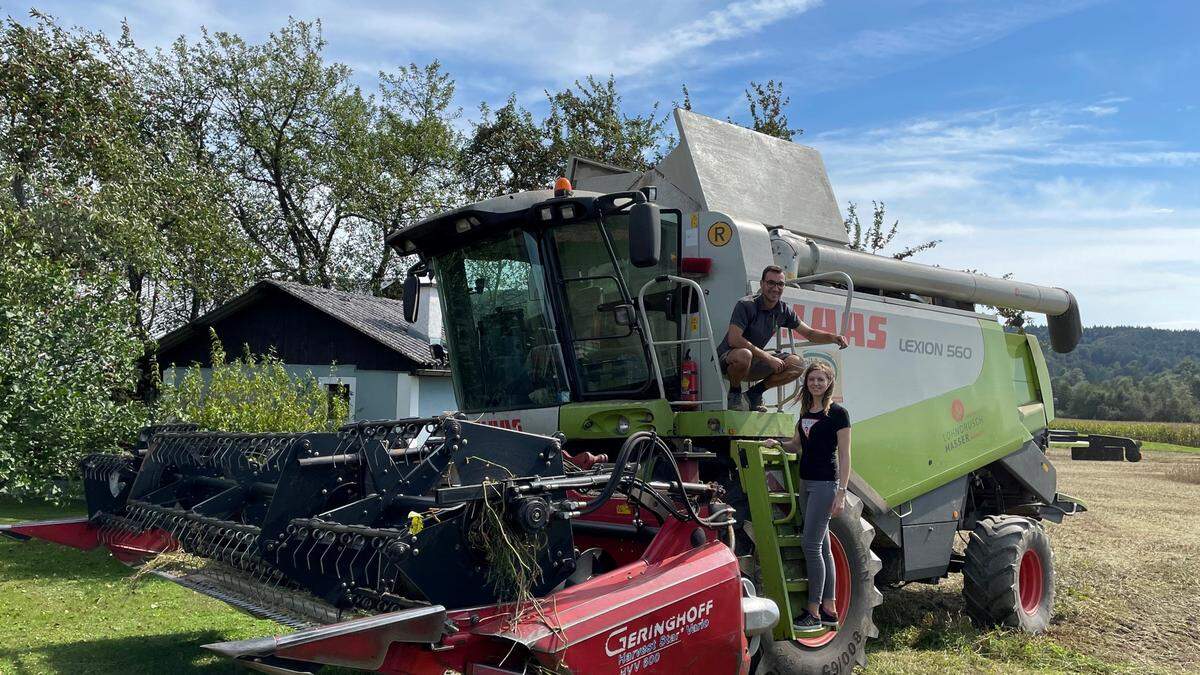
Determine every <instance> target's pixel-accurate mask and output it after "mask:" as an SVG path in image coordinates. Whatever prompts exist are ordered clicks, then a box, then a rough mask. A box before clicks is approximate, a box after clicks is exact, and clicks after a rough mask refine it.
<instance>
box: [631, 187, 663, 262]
mask: <svg viewBox="0 0 1200 675" xmlns="http://www.w3.org/2000/svg"><path fill="white" fill-rule="evenodd" d="M661 248H662V214H660V213H659V211H658V207H657V206H655V205H654V204H650V203H649V202H641V203H640V204H634V205H633V206H631V207H629V261H630V262H632V263H633V266H634V267H656V266H657V265H658V253H659V250H660V249H661Z"/></svg>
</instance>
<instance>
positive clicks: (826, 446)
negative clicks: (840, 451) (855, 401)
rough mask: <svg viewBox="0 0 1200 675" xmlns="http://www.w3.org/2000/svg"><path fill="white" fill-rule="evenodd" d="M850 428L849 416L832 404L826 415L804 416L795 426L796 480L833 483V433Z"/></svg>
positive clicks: (834, 445) (835, 436) (834, 449)
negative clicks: (799, 450) (797, 441)
mask: <svg viewBox="0 0 1200 675" xmlns="http://www.w3.org/2000/svg"><path fill="white" fill-rule="evenodd" d="M849 426H850V414H849V413H847V412H846V409H845V408H843V407H842V406H840V405H838V404H836V403H834V404H832V405H831V406H829V413H828V414H826V413H825V411H823V410H822V411H821V412H806V413H804V416H803V417H801V418H800V421H798V422H796V433H797V434H798V435H799V436H800V447H801V448H802V449H803V452H802V453H801V455H800V477H801V478H803V479H804V480H813V481H817V480H837V432H838V431H840V430H842V429H845V428H847V427H849Z"/></svg>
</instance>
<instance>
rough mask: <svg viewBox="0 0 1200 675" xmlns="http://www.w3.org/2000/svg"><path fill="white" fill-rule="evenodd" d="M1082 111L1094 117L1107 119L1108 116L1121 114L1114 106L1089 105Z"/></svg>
mask: <svg viewBox="0 0 1200 675" xmlns="http://www.w3.org/2000/svg"><path fill="white" fill-rule="evenodd" d="M1083 111H1084V112H1089V113H1092V114H1093V115H1095V116H1096V117H1107V116H1109V115H1116V114H1117V113H1118V112H1121V109H1120V108H1118V107H1117V106H1115V105H1089V106H1087V107H1086V108H1084V109H1083Z"/></svg>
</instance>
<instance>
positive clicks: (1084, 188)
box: [809, 104, 1200, 325]
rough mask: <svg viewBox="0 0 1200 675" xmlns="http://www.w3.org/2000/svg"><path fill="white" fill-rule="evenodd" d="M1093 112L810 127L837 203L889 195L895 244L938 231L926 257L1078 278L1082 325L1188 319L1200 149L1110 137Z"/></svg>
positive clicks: (1063, 109) (1017, 112) (1195, 269)
mask: <svg viewBox="0 0 1200 675" xmlns="http://www.w3.org/2000/svg"><path fill="white" fill-rule="evenodd" d="M1105 119H1107V120H1111V119H1113V118H1105ZM1084 120H1087V121H1084ZM1097 124H1101V122H1099V121H1096V120H1095V118H1094V117H1091V116H1089V113H1086V112H1082V111H1081V108H1080V106H1078V105H1075V106H1071V105H1065V104H1055V105H1042V106H1039V107H1010V108H998V109H988V110H978V111H964V112H959V113H954V114H947V115H942V116H929V117H923V118H920V119H914V120H901V121H897V122H896V123H894V124H891V125H888V126H880V127H870V128H864V129H843V130H839V131H836V132H831V133H827V134H819V135H816V136H814V137H813V138H811V139H809V140H810V142H811V143H812V145H813V146H814V147H816V148H817V149H818V150H820V151H821V153H822V155H823V157H824V160H825V163H826V166H827V167H828V168H829V172H830V178H831V182H832V184H833V188H834V191H835V194H837V195H838V197H839V199H840V200H841V202H842V203H843V204H844V203H845V202H846V201H855V202H857V203H859V204H860V208H861V205H862V204H870V202H871V200H881V201H884V202H886V204H887V217H888V220H889V221H891V220H893V219H899V220H900V222H901V228H900V236H899V237H898V238H897V239H898V241H897V244H899V245H911V244H914V243H919V242H921V241H924V240H928V239H942V240H943V243H942V244H941V245H939V246H938V247H937V248H935V249H933V250H931V251H928V252H926V253H923V254H922V255H921V256H920V258H919V259H918V260H919V261H920V262H925V263H927V264H939V265H942V266H946V267H955V268H959V269H962V268H975V269H979V270H982V271H984V272H987V273H989V274H994V275H999V274H1004V273H1006V272H1012V273H1013V274H1014V275H1015V276H1016V278H1018V279H1021V280H1023V281H1029V282H1032V283H1040V284H1046V285H1052V286H1061V287H1063V288H1067V289H1070V290H1071V291H1072V292H1074V293H1075V294H1076V296H1077V297H1078V298H1079V301H1080V306H1081V309H1082V312H1083V318H1084V322H1085V323H1087V324H1130V323H1133V324H1139V325H1149V324H1159V323H1163V322H1171V321H1190V320H1191V319H1190V318H1189V317H1191V316H1194V315H1195V309H1194V308H1195V307H1198V306H1200V263H1197V262H1196V261H1195V253H1196V252H1197V251H1200V207H1198V206H1197V205H1196V204H1195V200H1194V198H1193V195H1194V194H1195V193H1196V192H1197V190H1200V185H1197V184H1196V183H1197V178H1196V172H1195V171H1194V169H1193V168H1192V167H1195V166H1197V165H1200V152H1196V151H1194V150H1192V149H1190V148H1186V147H1184V148H1180V147H1174V146H1171V145H1168V144H1165V143H1162V142H1159V141H1155V140H1152V139H1132V140H1114V139H1115V138H1119V137H1120V133H1118V132H1119V130H1116V129H1112V128H1106V127H1098V126H1095V125H1097Z"/></svg>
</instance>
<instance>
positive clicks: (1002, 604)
mask: <svg viewBox="0 0 1200 675" xmlns="http://www.w3.org/2000/svg"><path fill="white" fill-rule="evenodd" d="M966 557H967V560H966V564H965V565H964V566H963V599H964V601H965V604H966V610H967V615H968V616H970V617H971V620H972V621H974V622H975V624H976V625H978V626H981V627H990V626H1009V627H1012V628H1019V629H1020V630H1022V631H1025V632H1026V633H1041V632H1043V631H1045V630H1046V629H1047V628H1049V627H1050V617H1051V615H1052V614H1053V612H1054V555H1053V552H1052V551H1051V549H1050V537H1049V536H1047V535H1046V531H1045V530H1043V529H1042V526H1041V525H1040V524H1039V523H1036V522H1034V521H1032V520H1030V519H1028V518H1022V517H1019V516H988V517H986V518H983V519H982V520H980V521H979V522H978V523H976V525H975V531H974V532H972V533H971V540H970V542H969V543H968V544H967V556H966Z"/></svg>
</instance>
